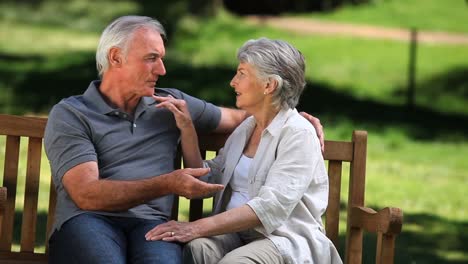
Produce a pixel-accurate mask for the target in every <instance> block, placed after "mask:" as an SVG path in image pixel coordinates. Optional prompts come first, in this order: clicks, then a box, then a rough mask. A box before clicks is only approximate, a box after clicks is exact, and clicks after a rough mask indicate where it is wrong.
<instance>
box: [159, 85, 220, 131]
mask: <svg viewBox="0 0 468 264" xmlns="http://www.w3.org/2000/svg"><path fill="white" fill-rule="evenodd" d="M167 90H170V91H171V92H172V93H175V94H177V95H178V96H177V98H179V99H183V100H185V102H186V103H187V106H188V109H189V111H190V114H191V117H192V120H193V124H194V125H195V129H196V130H197V132H211V131H213V130H214V129H215V128H216V127H218V125H219V122H220V121H221V109H220V108H219V107H217V106H216V105H214V104H212V103H208V102H206V101H204V100H201V99H198V98H196V97H193V96H191V95H188V94H186V93H183V92H181V91H179V90H176V89H167Z"/></svg>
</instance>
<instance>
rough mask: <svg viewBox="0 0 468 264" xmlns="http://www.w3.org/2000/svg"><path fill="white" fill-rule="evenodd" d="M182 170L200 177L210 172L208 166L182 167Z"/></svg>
mask: <svg viewBox="0 0 468 264" xmlns="http://www.w3.org/2000/svg"><path fill="white" fill-rule="evenodd" d="M184 172H185V173H187V174H190V175H192V176H193V177H201V176H205V175H206V174H207V173H208V172H210V168H186V169H184Z"/></svg>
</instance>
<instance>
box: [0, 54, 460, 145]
mask: <svg viewBox="0 0 468 264" xmlns="http://www.w3.org/2000/svg"><path fill="white" fill-rule="evenodd" d="M0 57H1V58H3V60H2V62H0V89H1V87H2V86H6V87H9V90H8V91H6V92H9V93H11V96H10V97H9V98H10V100H9V101H3V102H0V107H1V108H4V109H13V110H12V111H11V112H13V113H16V114H20V113H27V112H34V113H37V112H43V113H47V112H48V111H49V110H50V108H51V106H52V105H54V104H55V103H57V102H58V101H59V100H60V99H62V98H64V97H67V96H70V95H74V94H81V93H83V92H84V91H85V89H86V88H87V87H88V85H89V82H90V81H91V80H93V79H96V76H97V75H96V70H95V62H94V53H91V52H88V53H74V54H66V55H61V56H56V57H51V58H40V57H38V58H34V59H32V60H29V59H28V58H23V57H17V56H8V55H7V54H0ZM166 66H167V68H168V73H167V75H166V76H163V77H161V78H160V81H159V84H158V85H159V86H160V87H177V88H179V89H181V90H183V91H185V92H187V93H188V94H191V95H194V96H197V97H200V98H203V99H205V100H208V101H210V102H213V103H215V104H218V105H224V106H233V105H234V100H235V96H234V93H233V89H232V88H230V87H229V81H230V80H231V78H232V76H233V75H234V73H235V69H234V68H227V67H226V66H219V67H217V66H210V67H194V66H191V65H185V64H182V63H181V62H179V61H176V60H171V59H168V61H166ZM467 71H468V68H461V69H460V68H458V69H454V71H453V72H452V71H448V72H446V73H444V74H442V75H440V76H436V77H434V79H431V80H427V82H423V83H425V84H427V87H426V89H425V90H427V91H428V93H433V91H434V89H438V88H431V87H432V86H431V83H432V82H433V80H439V81H438V82H437V83H441V80H447V82H446V85H452V86H451V87H453V85H454V84H456V85H458V86H460V87H461V88H459V90H463V89H465V90H463V91H464V92H463V93H465V94H466V77H464V76H465V75H464V74H465V73H466V72H467ZM2 83H3V84H4V85H2ZM438 87H439V86H438ZM463 87H465V88H463ZM346 90H351V89H346V87H344V88H343V87H340V88H339V89H336V88H335V87H333V86H331V85H329V84H327V83H319V82H314V81H312V82H309V85H308V87H307V88H306V90H305V92H304V94H303V96H302V98H301V101H300V104H299V107H298V108H299V109H300V110H303V111H307V112H309V113H313V114H314V115H317V116H319V117H321V118H323V117H330V118H331V119H339V120H352V121H354V122H356V123H359V124H363V125H364V126H371V127H372V128H375V130H377V131H378V130H379V129H385V128H388V127H398V128H402V129H403V130H404V131H405V133H406V134H407V135H408V136H409V137H412V138H415V139H419V140H433V139H447V138H448V139H449V140H455V141H457V140H465V139H466V135H467V134H468V126H467V125H466V124H468V115H466V114H465V115H463V114H453V113H441V112H437V111H434V110H432V109H429V108H426V107H415V109H413V110H412V111H409V110H408V109H407V108H406V107H405V106H403V105H390V104H385V103H382V102H376V101H372V100H363V99H358V98H356V97H354V96H352V95H349V94H345V93H343V92H338V91H346ZM459 90H456V91H453V90H450V88H447V89H446V90H444V91H441V92H444V93H455V92H456V93H455V94H454V96H456V97H457V98H459V100H461V101H462V102H463V100H465V99H466V96H461V95H460V94H459V93H460V92H459ZM421 92H424V91H421ZM5 105H8V106H9V107H10V108H9V107H5Z"/></svg>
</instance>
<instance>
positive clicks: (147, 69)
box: [120, 28, 166, 97]
mask: <svg viewBox="0 0 468 264" xmlns="http://www.w3.org/2000/svg"><path fill="white" fill-rule="evenodd" d="M165 54H166V50H165V48H164V42H163V39H162V37H161V35H160V34H159V33H158V32H156V31H154V30H151V29H147V28H142V29H138V30H137V31H135V33H134V35H133V38H132V39H131V40H130V42H129V44H128V47H127V54H126V56H124V62H123V63H122V68H121V75H122V76H120V77H121V79H122V81H123V82H125V85H124V87H126V88H125V89H128V91H127V92H128V94H129V95H132V96H137V97H141V96H152V95H153V94H154V87H155V86H156V82H157V81H158V78H159V76H161V75H165V74H166V68H165V67H164V62H163V58H164V55H165Z"/></svg>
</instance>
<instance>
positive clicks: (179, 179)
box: [169, 168, 224, 199]
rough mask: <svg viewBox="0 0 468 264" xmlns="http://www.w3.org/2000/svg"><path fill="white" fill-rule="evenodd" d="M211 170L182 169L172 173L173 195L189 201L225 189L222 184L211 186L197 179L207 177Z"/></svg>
mask: <svg viewBox="0 0 468 264" xmlns="http://www.w3.org/2000/svg"><path fill="white" fill-rule="evenodd" d="M209 171H210V170H209V169H208V168H198V169H190V168H187V169H180V170H175V171H173V172H171V173H170V175H169V177H171V178H173V180H172V181H170V182H171V185H172V186H169V187H170V188H171V190H172V192H173V193H175V194H178V195H180V196H183V197H185V198H188V199H192V198H197V197H206V196H210V195H212V194H214V193H216V192H218V191H220V190H222V189H223V188H224V186H223V185H221V184H210V183H206V182H203V181H200V180H199V179H197V178H198V177H201V176H203V175H206V174H207V173H208V172H209Z"/></svg>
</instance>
